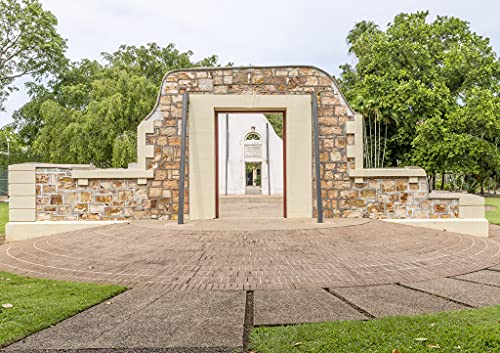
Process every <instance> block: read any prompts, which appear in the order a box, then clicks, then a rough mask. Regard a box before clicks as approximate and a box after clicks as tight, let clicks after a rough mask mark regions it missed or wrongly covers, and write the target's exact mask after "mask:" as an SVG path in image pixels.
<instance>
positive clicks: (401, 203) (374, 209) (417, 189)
mask: <svg viewBox="0 0 500 353" xmlns="http://www.w3.org/2000/svg"><path fill="white" fill-rule="evenodd" d="M428 190H429V189H428V185H427V180H426V178H418V181H417V182H416V183H413V182H410V179H409V178H397V179H395V178H390V179H389V178H370V179H365V180H364V182H363V183H355V184H354V185H353V187H352V189H351V190H346V191H342V193H341V198H340V208H341V209H342V210H343V212H342V215H343V216H344V217H369V218H376V219H403V218H419V219H420V218H456V217H458V211H459V204H458V203H459V199H458V198H456V199H441V198H432V197H430V195H429V191H428Z"/></svg>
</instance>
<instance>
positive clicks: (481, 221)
mask: <svg viewBox="0 0 500 353" xmlns="http://www.w3.org/2000/svg"><path fill="white" fill-rule="evenodd" d="M383 221H385V222H392V223H399V224H405V225H409V226H415V227H424V228H430V229H436V230H442V231H446V232H453V233H461V234H467V235H473V236H476V237H483V238H487V237H488V220H487V219H486V218H466V219H462V218H440V219H384V220H383Z"/></svg>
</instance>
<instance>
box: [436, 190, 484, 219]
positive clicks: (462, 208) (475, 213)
mask: <svg viewBox="0 0 500 353" xmlns="http://www.w3.org/2000/svg"><path fill="white" fill-rule="evenodd" d="M429 199H443V200H456V199H458V206H459V210H458V215H459V217H460V218H484V217H485V215H486V210H485V207H484V197H481V196H479V195H474V194H468V193H458V192H445V191H433V192H431V193H430V194H429Z"/></svg>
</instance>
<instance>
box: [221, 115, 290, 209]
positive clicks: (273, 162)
mask: <svg viewBox="0 0 500 353" xmlns="http://www.w3.org/2000/svg"><path fill="white" fill-rule="evenodd" d="M215 118H216V119H215V121H216V129H215V130H216V134H215V138H216V143H215V146H216V168H215V170H216V178H215V179H216V200H215V207H216V218H270V217H271V218H277V217H280V218H281V217H285V218H286V158H285V153H286V144H285V141H286V131H285V126H286V124H285V119H286V114H285V112H284V111H271V112H262V111H228V112H222V111H216V113H215Z"/></svg>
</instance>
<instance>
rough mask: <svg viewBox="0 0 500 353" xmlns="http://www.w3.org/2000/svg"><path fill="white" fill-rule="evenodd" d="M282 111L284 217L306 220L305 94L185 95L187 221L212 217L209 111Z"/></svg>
mask: <svg viewBox="0 0 500 353" xmlns="http://www.w3.org/2000/svg"><path fill="white" fill-rule="evenodd" d="M245 110H248V111H269V110H285V111H286V138H287V140H288V141H290V142H289V143H287V144H286V182H287V185H286V190H287V191H286V192H287V195H286V199H287V216H288V217H289V218H311V217H312V203H313V200H312V143H311V136H312V117H311V115H312V111H311V96H309V95H303V96H302V95H293V96H283V95H280V96H278V95H276V96H271V95H190V97H189V113H188V114H189V119H188V122H189V126H188V130H189V219H190V220H196V219H211V218H214V217H215V196H216V195H215V176H216V174H215V173H216V170H215V158H216V155H215V153H216V151H215V127H216V125H215V112H216V111H245Z"/></svg>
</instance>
